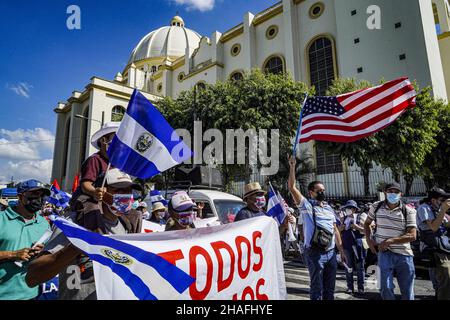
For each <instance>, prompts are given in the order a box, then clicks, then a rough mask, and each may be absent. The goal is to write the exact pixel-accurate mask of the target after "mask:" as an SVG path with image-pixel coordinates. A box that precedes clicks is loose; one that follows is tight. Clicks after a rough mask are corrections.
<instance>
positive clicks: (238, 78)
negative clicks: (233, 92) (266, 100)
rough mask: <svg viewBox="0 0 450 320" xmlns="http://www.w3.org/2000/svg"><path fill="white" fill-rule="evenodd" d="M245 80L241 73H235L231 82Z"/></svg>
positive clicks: (231, 76) (231, 77)
mask: <svg viewBox="0 0 450 320" xmlns="http://www.w3.org/2000/svg"><path fill="white" fill-rule="evenodd" d="M242 79H244V75H243V74H242V72H240V71H235V72H233V73H232V74H231V75H230V80H232V81H240V80H242Z"/></svg>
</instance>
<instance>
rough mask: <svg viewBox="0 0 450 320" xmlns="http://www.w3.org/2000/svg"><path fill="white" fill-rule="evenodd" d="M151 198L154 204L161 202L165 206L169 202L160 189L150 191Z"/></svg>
mask: <svg viewBox="0 0 450 320" xmlns="http://www.w3.org/2000/svg"><path fill="white" fill-rule="evenodd" d="M150 200H151V202H152V205H154V204H155V202H161V203H162V204H163V205H165V206H167V204H168V202H167V200H166V199H164V197H163V195H162V194H161V191H159V190H151V191H150Z"/></svg>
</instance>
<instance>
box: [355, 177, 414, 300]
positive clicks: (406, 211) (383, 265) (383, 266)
mask: <svg viewBox="0 0 450 320" xmlns="http://www.w3.org/2000/svg"><path fill="white" fill-rule="evenodd" d="M385 198H386V200H385V201H380V202H376V203H374V204H373V206H372V207H371V208H370V210H369V214H368V217H367V219H366V221H365V223H364V231H365V235H366V238H367V241H368V244H369V247H370V250H371V251H372V252H373V253H376V252H377V251H378V267H379V272H380V294H381V297H382V299H383V300H395V295H394V281H393V277H394V272H395V273H396V277H397V282H398V284H399V287H400V292H401V295H402V299H403V300H414V276H415V268H414V262H413V256H414V254H413V252H412V250H411V245H410V243H411V242H412V241H414V240H415V239H416V236H417V230H416V228H417V225H416V211H415V210H414V209H411V208H409V207H407V206H406V205H405V204H403V202H402V201H401V198H402V192H401V188H400V185H399V184H398V183H396V182H394V183H389V184H387V185H386V188H385ZM372 221H375V223H376V231H375V235H374V239H372V237H371V229H370V224H371V223H372Z"/></svg>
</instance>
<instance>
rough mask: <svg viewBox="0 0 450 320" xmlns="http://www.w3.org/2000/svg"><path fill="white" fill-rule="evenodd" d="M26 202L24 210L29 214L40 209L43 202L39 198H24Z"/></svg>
mask: <svg viewBox="0 0 450 320" xmlns="http://www.w3.org/2000/svg"><path fill="white" fill-rule="evenodd" d="M26 199H27V200H28V204H25V205H24V207H25V209H26V210H27V211H28V212H30V213H35V212H37V211H39V210H41V209H42V204H43V202H44V200H43V199H42V198H41V197H39V198H26Z"/></svg>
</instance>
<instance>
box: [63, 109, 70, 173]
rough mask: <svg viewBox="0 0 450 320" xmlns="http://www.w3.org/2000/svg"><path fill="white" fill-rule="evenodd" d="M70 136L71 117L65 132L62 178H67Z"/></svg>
mask: <svg viewBox="0 0 450 320" xmlns="http://www.w3.org/2000/svg"><path fill="white" fill-rule="evenodd" d="M69 138H70V118H69V119H68V120H67V122H66V132H65V134H64V153H63V162H62V165H63V167H62V178H63V179H65V177H66V173H67V156H68V153H69Z"/></svg>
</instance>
